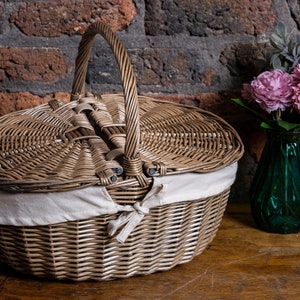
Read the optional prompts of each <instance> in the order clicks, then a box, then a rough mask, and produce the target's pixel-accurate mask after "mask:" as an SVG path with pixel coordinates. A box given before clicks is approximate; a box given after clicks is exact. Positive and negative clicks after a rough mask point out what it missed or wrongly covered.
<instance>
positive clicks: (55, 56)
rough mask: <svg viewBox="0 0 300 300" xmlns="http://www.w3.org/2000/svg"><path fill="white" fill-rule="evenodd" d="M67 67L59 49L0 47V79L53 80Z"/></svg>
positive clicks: (64, 71) (65, 71)
mask: <svg viewBox="0 0 300 300" xmlns="http://www.w3.org/2000/svg"><path fill="white" fill-rule="evenodd" d="M67 69H68V67H67V64H66V62H65V59H64V55H63V53H62V52H61V51H60V50H59V49H55V48H16V47H0V80H4V79H5V78H8V79H11V80H24V81H44V82H53V81H56V80H58V79H59V78H61V77H63V76H64V75H65V74H66V73H67V71H68V70H67Z"/></svg>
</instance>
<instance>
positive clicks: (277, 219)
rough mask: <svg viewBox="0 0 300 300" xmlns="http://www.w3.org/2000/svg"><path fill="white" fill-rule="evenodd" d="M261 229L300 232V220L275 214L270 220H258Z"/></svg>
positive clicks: (282, 232)
mask: <svg viewBox="0 0 300 300" xmlns="http://www.w3.org/2000/svg"><path fill="white" fill-rule="evenodd" d="M256 224H257V226H258V227H259V229H261V230H263V231H266V232H270V233H280V234H289V233H298V232H299V229H300V220H299V219H296V218H294V217H291V216H273V217H271V218H270V219H269V220H268V222H256Z"/></svg>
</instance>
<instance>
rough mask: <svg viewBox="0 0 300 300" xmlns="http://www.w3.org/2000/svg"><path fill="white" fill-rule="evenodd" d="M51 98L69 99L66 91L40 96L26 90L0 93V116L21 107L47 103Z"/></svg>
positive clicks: (25, 107)
mask: <svg viewBox="0 0 300 300" xmlns="http://www.w3.org/2000/svg"><path fill="white" fill-rule="evenodd" d="M51 99H62V100H65V101H69V100H70V95H69V94H68V93H63V92H60V93H54V94H50V95H46V96H44V97H40V96H37V95H33V94H31V93H28V92H20V93H0V116H2V115H6V114H8V113H11V112H15V111H18V110H22V109H27V108H32V107H35V106H37V105H40V104H43V103H47V102H48V101H49V100H51Z"/></svg>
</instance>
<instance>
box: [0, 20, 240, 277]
mask: <svg viewBox="0 0 300 300" xmlns="http://www.w3.org/2000/svg"><path fill="white" fill-rule="evenodd" d="M98 33H99V34H101V35H102V36H103V37H104V38H105V39H106V41H107V42H108V43H109V45H110V46H111V48H112V51H113V53H114V55H115V57H116V60H117V62H118V65H119V68H120V73H121V77H122V83H123V94H107V95H96V94H93V93H91V92H85V77H86V73H87V68H88V60H89V57H90V53H91V49H92V44H93V40H94V37H95V35H96V34H98ZM242 155H243V144H242V142H241V140H240V138H239V136H238V134H237V133H236V131H235V130H234V129H233V128H232V127H231V126H230V125H228V124H227V123H226V122H225V121H224V120H222V119H221V118H219V117H218V116H216V115H214V114H212V113H209V112H206V111H204V110H201V109H199V108H196V107H190V106H183V105H177V104H174V103H169V102H164V101H159V100H154V99H152V98H149V97H144V96H140V95H138V93H137V88H136V78H135V75H134V72H133V70H132V66H131V63H130V60H129V57H128V55H127V52H126V50H125V49H124V47H123V45H122V44H121V42H120V40H119V39H118V38H117V36H116V35H115V33H113V32H112V31H111V30H110V29H109V28H108V27H107V26H106V25H104V24H102V23H100V22H95V23H94V24H92V25H91V26H90V27H89V28H88V29H87V31H86V33H85V34H84V35H83V37H82V40H81V43H80V45H79V49H78V57H77V59H76V70H75V76H74V82H73V87H72V101H71V102H69V103H65V102H63V101H61V100H59V99H54V100H52V101H50V102H49V103H48V104H45V105H40V106H38V107H35V108H33V109H27V110H23V111H18V112H15V113H12V114H9V115H6V116H3V117H1V118H0V189H2V190H5V191H10V192H12V193H24V192H26V193H37V192H38V193H59V192H61V191H66V190H76V189H83V188H85V187H88V186H93V185H100V186H105V187H106V189H107V191H108V193H109V194H110V195H111V197H112V198H113V199H114V201H116V202H117V203H118V204H130V205H131V204H134V203H135V202H138V201H142V200H143V198H144V197H145V195H146V194H147V193H148V192H149V190H150V189H151V185H152V181H153V178H154V177H156V176H166V175H175V174H180V173H187V172H198V173H207V172H212V171H216V170H220V169H222V168H224V167H226V166H228V165H230V164H233V163H235V162H237V161H238V160H239V159H240V158H241V156H242ZM228 194H229V189H226V190H225V191H224V192H222V193H221V194H218V195H215V196H212V197H208V198H205V199H196V200H195V201H185V202H181V203H175V204H171V205H164V206H160V207H156V208H154V209H151V211H150V212H149V214H147V215H145V217H144V218H143V220H142V221H141V223H140V224H139V225H138V226H137V227H136V228H135V230H134V231H133V232H132V233H131V235H130V236H129V237H128V239H127V240H126V242H125V243H124V244H120V243H119V242H118V241H116V240H115V239H113V238H111V237H110V236H108V234H107V225H108V223H109V222H110V221H111V220H114V219H116V218H117V217H118V214H116V215H102V216H97V217H95V218H91V219H85V220H77V221H71V222H64V223H59V224H49V225H47V226H32V227H31V226H28V227H26V226H25V227H18V226H4V225H0V258H2V260H3V261H4V262H6V263H7V264H9V265H11V266H13V267H14V268H15V269H17V270H19V271H22V272H25V273H30V274H34V275H37V276H46V277H53V278H57V279H70V280H75V281H80V280H88V279H92V280H108V279H114V278H124V277H129V276H132V275H137V274H149V273H152V272H155V271H160V270H167V269H170V268H172V267H173V266H175V265H177V264H181V263H184V262H187V261H189V260H191V259H192V258H193V257H194V256H195V255H198V254H200V253H201V252H202V251H203V250H204V249H205V247H206V246H207V244H208V243H209V242H211V240H212V239H213V237H214V235H215V233H216V231H217V228H218V226H219V224H220V222H221V219H222V215H223V212H224V209H225V207H226V203H227V199H228ZM0 207H1V199H0Z"/></svg>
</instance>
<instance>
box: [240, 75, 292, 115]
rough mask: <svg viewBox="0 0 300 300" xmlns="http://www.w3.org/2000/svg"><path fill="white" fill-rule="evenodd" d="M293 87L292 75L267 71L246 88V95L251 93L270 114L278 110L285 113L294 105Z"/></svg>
mask: <svg viewBox="0 0 300 300" xmlns="http://www.w3.org/2000/svg"><path fill="white" fill-rule="evenodd" d="M292 85H293V77H292V75H290V74H288V73H285V72H283V71H281V70H272V71H266V72H263V73H261V74H260V75H259V76H257V78H255V79H254V80H253V81H252V82H251V83H250V87H246V91H245V94H246V95H247V93H248V94H249V93H250V92H251V94H252V98H253V99H254V101H256V102H257V103H258V104H259V105H260V107H261V108H262V109H264V110H266V111H267V112H268V113H270V112H272V111H275V110H277V109H281V110H282V111H284V110H285V109H286V108H288V107H289V106H291V105H292V97H291V96H292V93H293V89H292ZM247 89H250V90H249V91H247Z"/></svg>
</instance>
